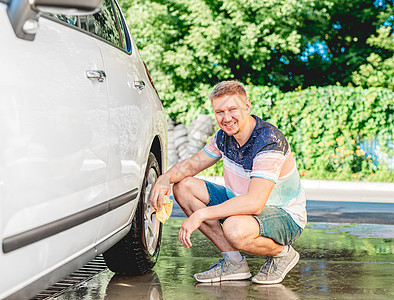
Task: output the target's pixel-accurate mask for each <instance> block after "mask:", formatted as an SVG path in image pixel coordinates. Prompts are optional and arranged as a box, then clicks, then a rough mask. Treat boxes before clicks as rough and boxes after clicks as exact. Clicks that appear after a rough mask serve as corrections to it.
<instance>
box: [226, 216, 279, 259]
mask: <svg viewBox="0 0 394 300" xmlns="http://www.w3.org/2000/svg"><path fill="white" fill-rule="evenodd" d="M223 231H224V235H225V237H226V240H227V241H228V242H229V243H230V244H231V245H232V246H233V247H234V248H236V249H239V250H242V251H245V252H248V253H251V254H255V255H269V256H275V255H278V254H279V253H281V252H282V251H283V248H284V246H283V245H280V244H278V243H275V242H274V241H273V240H272V239H270V238H267V237H262V236H260V226H259V223H258V222H257V221H256V219H255V218H254V217H252V216H233V217H229V218H227V219H226V221H225V222H224V223H223Z"/></svg>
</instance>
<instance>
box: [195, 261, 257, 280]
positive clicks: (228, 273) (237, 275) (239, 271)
mask: <svg viewBox="0 0 394 300" xmlns="http://www.w3.org/2000/svg"><path fill="white" fill-rule="evenodd" d="M251 276H252V274H250V272H249V267H248V263H247V262H246V259H245V257H243V258H242V260H241V261H240V262H236V261H233V260H226V259H224V258H221V259H219V260H218V261H217V262H216V263H215V264H213V265H211V266H210V267H209V270H208V271H205V272H202V273H197V274H194V279H195V280H197V281H198V282H218V281H223V280H243V279H248V278H250V277H251Z"/></svg>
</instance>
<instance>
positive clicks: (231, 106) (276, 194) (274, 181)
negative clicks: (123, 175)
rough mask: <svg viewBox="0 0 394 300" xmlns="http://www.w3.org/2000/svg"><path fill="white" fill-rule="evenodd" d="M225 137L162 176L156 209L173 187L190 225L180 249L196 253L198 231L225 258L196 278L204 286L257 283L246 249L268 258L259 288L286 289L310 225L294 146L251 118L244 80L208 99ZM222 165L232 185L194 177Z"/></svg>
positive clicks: (229, 84) (154, 202)
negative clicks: (298, 246)
mask: <svg viewBox="0 0 394 300" xmlns="http://www.w3.org/2000/svg"><path fill="white" fill-rule="evenodd" d="M209 99H210V100H211V103H212V108H213V111H214V113H215V117H216V121H217V123H218V125H219V127H220V130H219V131H217V132H216V134H215V135H214V136H213V137H212V138H211V140H210V141H209V143H208V144H207V145H206V146H205V147H204V149H203V150H201V151H200V152H198V153H197V154H195V155H194V156H192V157H190V158H188V159H186V160H184V161H181V162H179V163H177V164H176V165H174V166H173V167H172V168H171V169H170V170H168V171H167V172H166V173H165V174H163V175H162V176H160V177H159V178H158V180H157V182H156V184H155V187H154V188H153V190H152V193H151V202H152V205H153V206H154V207H155V209H160V208H161V207H162V199H163V197H164V195H169V193H170V191H171V188H170V184H172V183H173V184H174V186H173V192H174V197H175V200H176V201H177V202H178V203H179V205H180V207H181V208H182V210H183V211H184V212H185V213H186V215H187V216H188V219H187V220H186V221H185V222H184V223H183V224H182V227H181V229H180V231H179V242H180V243H182V244H183V245H184V246H185V247H187V248H189V247H191V246H192V243H191V240H190V236H191V234H192V232H193V231H195V230H196V229H199V230H200V231H201V232H202V233H203V234H204V235H205V236H207V237H208V238H209V239H210V240H211V241H212V243H213V244H214V245H215V246H216V247H217V248H218V249H219V250H220V251H221V253H222V254H223V258H222V259H220V260H219V261H218V262H217V263H216V264H214V265H212V266H211V267H210V269H209V270H208V271H206V272H203V273H198V274H195V275H194V278H195V279H196V280H197V281H199V282H217V281H222V280H242V279H248V278H250V277H251V274H250V272H249V267H248V264H247V262H246V259H245V257H243V256H242V255H241V254H240V252H239V250H243V251H245V252H248V253H251V254H255V255H262V256H266V260H265V262H264V264H263V266H262V267H261V269H260V271H259V272H258V274H256V275H255V276H254V277H253V279H252V281H253V282H255V283H260V284H275V283H279V282H281V281H282V280H283V279H284V277H285V276H286V274H287V273H288V272H289V271H290V270H291V269H292V268H293V267H294V266H295V265H296V264H297V262H298V260H299V254H298V252H297V251H295V250H294V249H293V247H292V246H291V244H292V243H294V241H295V240H296V239H297V238H298V237H299V236H300V234H301V232H302V230H303V228H304V227H305V224H306V210H305V194H304V191H303V188H302V186H301V183H300V177H299V174H298V171H297V167H296V163H295V160H294V157H293V155H292V152H291V150H290V146H289V143H288V142H287V140H286V138H285V137H284V136H283V134H282V132H281V131H280V130H279V129H278V128H276V127H275V126H273V125H271V124H269V123H267V122H265V121H263V120H261V119H260V118H258V117H257V116H254V115H251V114H250V110H251V101H250V100H249V99H248V98H247V95H246V91H245V89H244V87H243V86H242V84H241V83H239V82H238V81H223V82H221V83H219V84H217V85H216V86H215V88H214V89H213V91H212V93H211V94H210V95H209ZM219 159H223V175H224V180H225V185H226V186H220V185H217V184H214V183H211V182H208V181H204V180H201V179H198V178H194V177H193V176H194V175H196V174H198V173H199V172H201V171H202V170H204V169H206V168H208V167H210V166H212V165H213V164H215V163H216V162H217V161H218V160H219Z"/></svg>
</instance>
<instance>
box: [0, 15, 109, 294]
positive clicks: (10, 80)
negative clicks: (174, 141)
mask: <svg viewBox="0 0 394 300" xmlns="http://www.w3.org/2000/svg"><path fill="white" fill-rule="evenodd" d="M0 13H2V14H6V12H5V10H1V11H0ZM55 17H56V18H57V19H56V18H55ZM6 20H7V17H6V15H5V16H1V18H0V22H1V23H0V28H2V29H1V30H0V41H1V43H2V46H1V47H0V59H1V61H0V64H1V70H2V72H1V73H0V95H1V96H0V136H1V139H0V154H1V155H0V200H1V201H0V203H1V204H0V205H1V216H0V237H1V242H2V250H3V251H2V252H0V265H1V268H2V270H13V272H11V273H10V274H9V275H8V276H3V277H2V279H1V281H2V282H1V285H2V288H4V289H5V290H7V289H17V288H19V287H21V286H23V284H25V283H26V282H34V281H35V280H37V279H38V278H40V277H41V276H43V275H44V274H45V273H46V272H48V271H51V270H53V269H54V268H55V267H58V266H60V265H62V264H63V263H64V262H65V261H68V260H71V259H74V258H75V257H76V256H77V255H79V254H81V253H83V252H84V251H87V250H88V249H90V248H92V247H93V246H92V245H93V244H94V243H95V241H96V239H97V236H98V232H99V231H100V229H101V227H102V225H103V219H104V216H103V213H104V212H105V211H107V210H108V209H107V205H108V204H107V202H106V201H107V194H106V174H107V168H108V149H109V146H108V145H109V144H108V141H109V114H108V98H107V86H106V84H105V80H104V81H103V79H104V71H105V70H104V65H103V62H102V57H101V53H100V51H99V48H98V46H97V42H96V40H95V39H94V38H93V37H91V36H89V35H87V34H85V33H83V32H82V31H80V30H79V29H78V28H76V25H77V19H76V18H73V17H66V16H52V17H49V16H48V17H41V18H40V20H39V23H40V27H39V30H38V32H37V34H36V37H35V40H34V41H26V40H22V39H18V38H16V37H15V36H14V34H13V31H12V29H11V27H10V24H9V23H7V22H5V21H6ZM4 41H6V44H3V42H4ZM97 75H98V76H97Z"/></svg>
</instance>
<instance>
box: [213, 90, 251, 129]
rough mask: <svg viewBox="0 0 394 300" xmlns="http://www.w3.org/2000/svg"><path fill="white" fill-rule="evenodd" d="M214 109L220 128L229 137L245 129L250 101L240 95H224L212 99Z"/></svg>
mask: <svg viewBox="0 0 394 300" xmlns="http://www.w3.org/2000/svg"><path fill="white" fill-rule="evenodd" d="M212 108H213V111H214V113H215V117H216V121H217V122H218V125H219V127H220V128H221V129H222V130H223V131H224V132H225V133H227V134H228V135H237V134H238V133H239V132H240V131H242V130H244V129H245V125H246V123H247V120H248V116H249V112H250V100H249V99H245V98H243V97H241V96H239V95H223V96H221V97H219V98H215V99H212Z"/></svg>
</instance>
